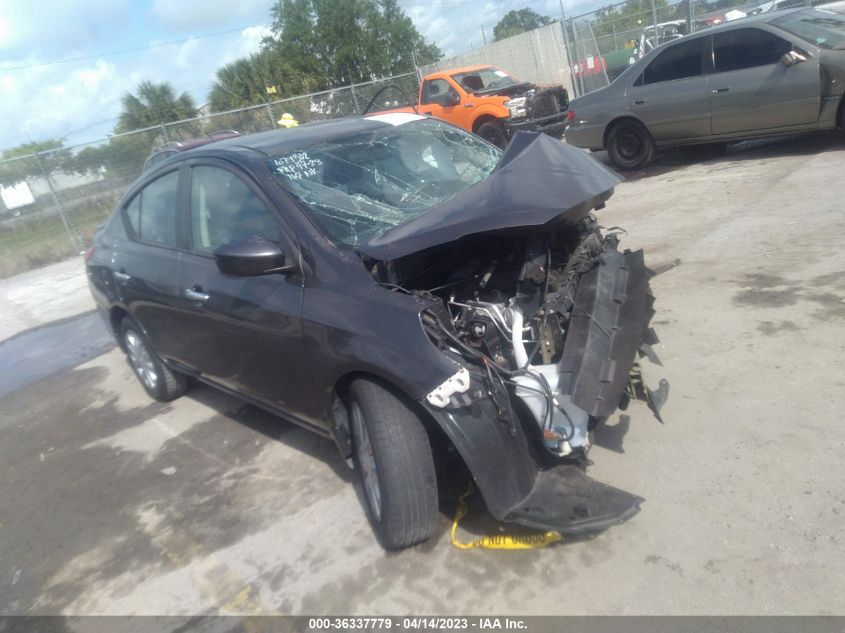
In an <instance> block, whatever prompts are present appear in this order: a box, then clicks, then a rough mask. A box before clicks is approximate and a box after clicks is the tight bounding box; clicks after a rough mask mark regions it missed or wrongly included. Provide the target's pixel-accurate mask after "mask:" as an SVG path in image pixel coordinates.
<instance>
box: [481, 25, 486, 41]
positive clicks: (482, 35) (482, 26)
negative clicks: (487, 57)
mask: <svg viewBox="0 0 845 633" xmlns="http://www.w3.org/2000/svg"><path fill="white" fill-rule="evenodd" d="M481 39H483V40H484V46H487V33H485V32H484V25H483V24H482V25H481Z"/></svg>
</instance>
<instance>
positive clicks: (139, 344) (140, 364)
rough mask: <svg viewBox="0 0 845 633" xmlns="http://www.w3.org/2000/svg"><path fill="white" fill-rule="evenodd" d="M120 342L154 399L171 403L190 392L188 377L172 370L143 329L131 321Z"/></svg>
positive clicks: (125, 325)
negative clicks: (142, 331) (143, 332)
mask: <svg viewBox="0 0 845 633" xmlns="http://www.w3.org/2000/svg"><path fill="white" fill-rule="evenodd" d="M120 342H121V344H122V346H123V349H124V351H125V352H126V355H127V356H128V357H129V364H130V365H131V367H132V370H133V371H134V372H135V375H136V376H137V377H138V380H139V381H140V382H141V385H142V386H143V387H144V390H145V391H146V392H147V393H148V394H149V395H150V397H151V398H154V399H155V400H158V401H159V402H170V401H171V400H175V399H176V398H178V397H179V396H181V395H182V394H184V393H185V391H187V389H188V378H187V376H183V375H182V374H178V373H176V372H174V371H173V370H171V369H169V368H168V367H167V366H166V365H165V364H164V363H163V362H162V360H161V359H160V358H159V357H158V354H156V353H155V351H154V350H153V349H152V346H150V344H149V341H147V339H146V337H145V336H144V335H143V334H142V333H141V328H139V327H138V326H137V325H135V323H134V322H133V321H132V320H131V319H129V318H125V319H123V322H122V323H121V324H120Z"/></svg>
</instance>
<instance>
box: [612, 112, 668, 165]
mask: <svg viewBox="0 0 845 633" xmlns="http://www.w3.org/2000/svg"><path fill="white" fill-rule="evenodd" d="M655 152H656V148H655V145H654V139H653V138H651V134H649V132H648V130H647V129H646V128H645V126H644V125H643V124H642V123H638V122H637V121H621V122H620V123H617V124H616V125H614V126H613V128H612V129H611V130H610V133H609V134H608V136H607V153H608V154H610V158H611V160H613V162H614V163H615V164H616V166H617V167H619V169H623V170H630V169H642V168H644V167H647V166H648V165H650V164H651V163H652V162H653V161H654V155H655Z"/></svg>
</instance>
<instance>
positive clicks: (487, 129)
mask: <svg viewBox="0 0 845 633" xmlns="http://www.w3.org/2000/svg"><path fill="white" fill-rule="evenodd" d="M476 134H478V136H480V137H481V138H483V139H484V140H485V141H487V142H488V143H492V144H493V145H495V146H496V147H500V148H502V149H505V146H506V145H507V144H508V135H507V134H506V133H505V126H504V125H502V124H501V123H499V122H498V121H486V122H484V123H482V124H481V125H479V126H478V130H477V131H476Z"/></svg>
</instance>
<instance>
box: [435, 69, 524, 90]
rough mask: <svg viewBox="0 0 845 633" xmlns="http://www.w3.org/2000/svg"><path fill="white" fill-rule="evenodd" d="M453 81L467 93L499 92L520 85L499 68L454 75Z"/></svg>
mask: <svg viewBox="0 0 845 633" xmlns="http://www.w3.org/2000/svg"><path fill="white" fill-rule="evenodd" d="M452 79H454V80H455V81H456V82H458V85H460V86H461V87H462V88H463V89H464V90H466V91H467V92H484V91H486V90H498V89H500V88H507V87H508V86H516V85H517V84H519V82H518V81H517V80H516V79H514V78H513V77H511V76H510V75H509V74H507V73H506V72H505V71H504V70H499V69H498V68H482V69H481V70H473V71H472V72H467V73H457V74H455V75H452Z"/></svg>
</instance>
